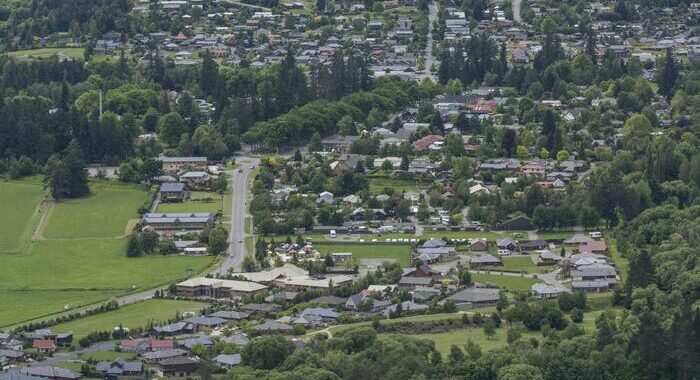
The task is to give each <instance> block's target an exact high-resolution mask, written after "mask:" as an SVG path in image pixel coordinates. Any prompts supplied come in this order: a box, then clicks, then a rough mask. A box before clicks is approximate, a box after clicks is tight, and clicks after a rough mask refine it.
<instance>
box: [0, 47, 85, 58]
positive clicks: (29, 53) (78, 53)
mask: <svg viewBox="0 0 700 380" xmlns="http://www.w3.org/2000/svg"><path fill="white" fill-rule="evenodd" d="M84 52H85V49H84V48H81V47H77V48H68V47H66V48H42V49H29V50H17V51H11V52H8V53H7V55H9V56H10V57H15V58H49V57H51V56H53V55H55V54H58V53H62V54H65V55H66V56H68V57H72V58H83V56H84Z"/></svg>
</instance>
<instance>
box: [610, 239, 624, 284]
mask: <svg viewBox="0 0 700 380" xmlns="http://www.w3.org/2000/svg"><path fill="white" fill-rule="evenodd" d="M607 241H608V248H609V249H610V258H612V261H613V262H614V263H615V266H616V268H617V271H618V273H619V274H620V278H621V279H622V281H623V282H624V281H625V280H627V273H628V272H629V269H630V263H629V260H628V259H626V258H624V257H622V254H621V253H620V251H619V250H618V249H617V241H615V239H612V238H608V239H607Z"/></svg>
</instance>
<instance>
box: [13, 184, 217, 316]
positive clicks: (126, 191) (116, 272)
mask: <svg viewBox="0 0 700 380" xmlns="http://www.w3.org/2000/svg"><path fill="white" fill-rule="evenodd" d="M91 191H92V193H91V194H90V195H89V196H87V197H84V198H80V199H75V200H69V201H66V202H60V203H53V202H45V203H44V204H43V206H42V207H39V205H40V204H41V202H42V194H43V193H44V190H43V186H42V185H41V184H40V183H39V182H32V181H26V180H25V181H10V182H1V183H0V194H4V195H6V196H0V206H2V207H0V210H1V211H0V212H2V213H3V215H7V217H10V215H12V216H14V218H15V219H16V220H23V221H24V225H23V226H18V225H19V224H21V223H5V224H3V226H2V227H0V241H1V242H3V244H7V242H8V241H9V242H11V243H12V240H8V239H7V238H8V237H11V236H16V239H17V240H16V241H15V242H14V246H16V247H21V249H18V250H17V251H16V252H12V253H11V254H10V253H4V254H1V260H2V265H0V305H2V306H6V305H14V306H13V307H0V327H3V326H9V325H14V324H17V323H23V322H25V321H28V320H31V319H35V318H41V317H46V316H47V315H49V314H52V313H59V312H62V311H64V308H65V307H66V306H67V307H68V309H69V310H70V309H75V308H77V307H80V306H86V305H90V304H94V303H97V302H101V301H106V300H108V299H109V298H111V297H117V296H120V295H123V294H127V293H131V292H134V291H138V290H144V289H148V288H152V287H154V286H157V285H165V284H168V283H170V282H173V281H176V280H179V279H182V278H185V277H186V276H187V275H188V274H191V273H193V272H194V273H196V272H200V271H202V270H204V269H205V268H206V267H208V266H209V265H210V264H211V263H212V259H211V258H197V257H185V256H167V257H163V256H160V255H153V256H146V257H140V258H127V257H126V255H125V245H126V238H125V236H126V233H127V231H128V230H129V229H130V228H131V227H133V224H134V222H135V221H136V220H137V218H138V214H137V210H138V208H139V206H141V205H142V204H143V203H144V201H146V200H147V193H146V191H145V190H142V189H141V188H139V187H136V186H131V185H124V184H118V183H112V182H104V181H97V182H93V183H91ZM37 210H40V211H37ZM20 230H21V231H23V232H21V233H19V234H18V233H17V232H16V231H20ZM12 231H15V232H12ZM17 235H19V237H17ZM6 252H7V251H6Z"/></svg>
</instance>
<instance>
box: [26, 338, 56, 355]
mask: <svg viewBox="0 0 700 380" xmlns="http://www.w3.org/2000/svg"><path fill="white" fill-rule="evenodd" d="M32 348H35V349H36V350H37V351H38V352H40V353H42V354H49V353H52V352H54V351H56V343H54V341H53V340H48V339H34V340H33V341H32Z"/></svg>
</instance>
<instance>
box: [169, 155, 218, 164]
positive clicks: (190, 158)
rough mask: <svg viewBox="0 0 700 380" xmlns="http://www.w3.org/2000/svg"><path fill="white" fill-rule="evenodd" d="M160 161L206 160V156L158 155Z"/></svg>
mask: <svg viewBox="0 0 700 380" xmlns="http://www.w3.org/2000/svg"><path fill="white" fill-rule="evenodd" d="M158 160H159V161H162V162H205V163H206V162H207V158H206V157H165V156H162V157H158Z"/></svg>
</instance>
